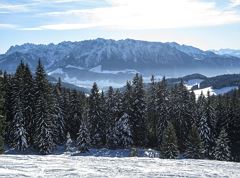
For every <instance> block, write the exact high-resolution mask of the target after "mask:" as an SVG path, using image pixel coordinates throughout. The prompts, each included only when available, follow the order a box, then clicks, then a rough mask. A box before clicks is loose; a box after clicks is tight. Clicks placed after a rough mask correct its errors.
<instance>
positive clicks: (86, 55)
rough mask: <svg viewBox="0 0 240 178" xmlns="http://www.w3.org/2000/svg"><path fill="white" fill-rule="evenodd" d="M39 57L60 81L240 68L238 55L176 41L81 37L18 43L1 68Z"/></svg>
mask: <svg viewBox="0 0 240 178" xmlns="http://www.w3.org/2000/svg"><path fill="white" fill-rule="evenodd" d="M39 58H40V59H41V61H42V63H43V64H44V66H45V68H46V70H47V72H48V74H49V75H51V76H53V77H55V78H58V77H61V78H62V80H63V81H64V82H69V83H72V84H76V83H78V84H77V85H78V86H84V85H85V83H93V81H100V82H101V83H103V84H104V83H106V84H109V83H110V84H111V83H118V84H119V86H120V84H121V85H122V83H123V82H124V83H125V81H126V80H129V79H131V78H132V77H133V75H134V73H136V72H139V73H141V74H143V75H144V77H149V76H150V75H151V74H154V75H156V76H167V77H181V76H184V75H187V74H191V73H196V72H197V73H202V74H204V75H217V74H224V73H234V72H236V71H239V69H240V58H237V57H234V56H229V55H228V56H226V55H218V54H215V53H213V52H210V51H203V50H201V49H198V48H195V47H192V46H187V45H180V44H177V43H162V42H147V41H139V40H132V39H126V40H118V41H116V40H106V39H101V38H98V39H95V40H85V41H80V42H69V41H67V42H61V43H59V44H52V43H51V44H48V45H42V44H39V45H35V44H30V43H26V44H23V45H16V46H12V47H10V48H9V50H8V51H7V52H6V53H5V54H3V55H1V56H0V69H2V70H6V71H8V72H14V71H15V69H16V66H17V65H18V64H19V62H20V61H21V60H22V61H24V62H25V63H28V64H29V66H30V68H31V69H32V70H33V71H34V70H35V67H36V64H37V61H38V59H39Z"/></svg>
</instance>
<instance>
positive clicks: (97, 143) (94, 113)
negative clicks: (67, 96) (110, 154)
mask: <svg viewBox="0 0 240 178" xmlns="http://www.w3.org/2000/svg"><path fill="white" fill-rule="evenodd" d="M88 119H89V122H90V135H91V142H92V146H94V147H101V146H103V145H104V144H105V143H104V140H105V135H104V133H105V127H104V125H105V123H104V118H103V114H102V108H101V98H100V94H99V90H98V87H97V84H96V83H94V84H93V87H92V89H91V94H90V96H89V112H88Z"/></svg>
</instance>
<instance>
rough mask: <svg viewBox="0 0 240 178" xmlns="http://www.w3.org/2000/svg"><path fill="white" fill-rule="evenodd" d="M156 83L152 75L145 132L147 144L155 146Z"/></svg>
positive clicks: (148, 93)
mask: <svg viewBox="0 0 240 178" xmlns="http://www.w3.org/2000/svg"><path fill="white" fill-rule="evenodd" d="M156 108H157V107H156V82H155V78H154V76H153V75H152V77H151V83H150V87H149V89H148V91H147V130H148V136H147V137H148V144H150V145H151V146H153V147H156V146H157V142H158V141H157V113H156Z"/></svg>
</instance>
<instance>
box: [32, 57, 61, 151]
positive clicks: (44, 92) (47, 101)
mask: <svg viewBox="0 0 240 178" xmlns="http://www.w3.org/2000/svg"><path fill="white" fill-rule="evenodd" d="M34 91H35V110H34V129H35V130H34V146H35V147H36V148H37V149H38V150H39V152H40V153H41V154H49V153H51V152H52V150H53V148H54V146H55V143H54V136H55V135H54V133H55V129H56V128H55V126H56V125H55V122H54V118H53V113H52V111H53V105H52V104H53V98H52V95H51V93H52V91H51V87H50V85H49V83H48V81H47V78H46V73H45V71H44V68H43V66H42V64H41V62H40V61H39V64H38V67H37V70H36V77H35V90H34Z"/></svg>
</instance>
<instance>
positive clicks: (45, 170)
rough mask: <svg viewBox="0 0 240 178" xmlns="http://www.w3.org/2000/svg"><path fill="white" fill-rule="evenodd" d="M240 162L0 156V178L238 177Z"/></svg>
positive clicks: (67, 156) (63, 156)
mask: <svg viewBox="0 0 240 178" xmlns="http://www.w3.org/2000/svg"><path fill="white" fill-rule="evenodd" d="M239 176H240V163H233V162H224V161H209V160H188V159H182V160H167V159H159V158H139V157H125V158H116V157H94V156H70V155H67V154H63V155H47V156H40V155H1V156H0V177H8V178H9V177H19V178H20V177H59V178H60V177H151V178H152V177H233V178H234V177H236V178H237V177H239Z"/></svg>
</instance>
